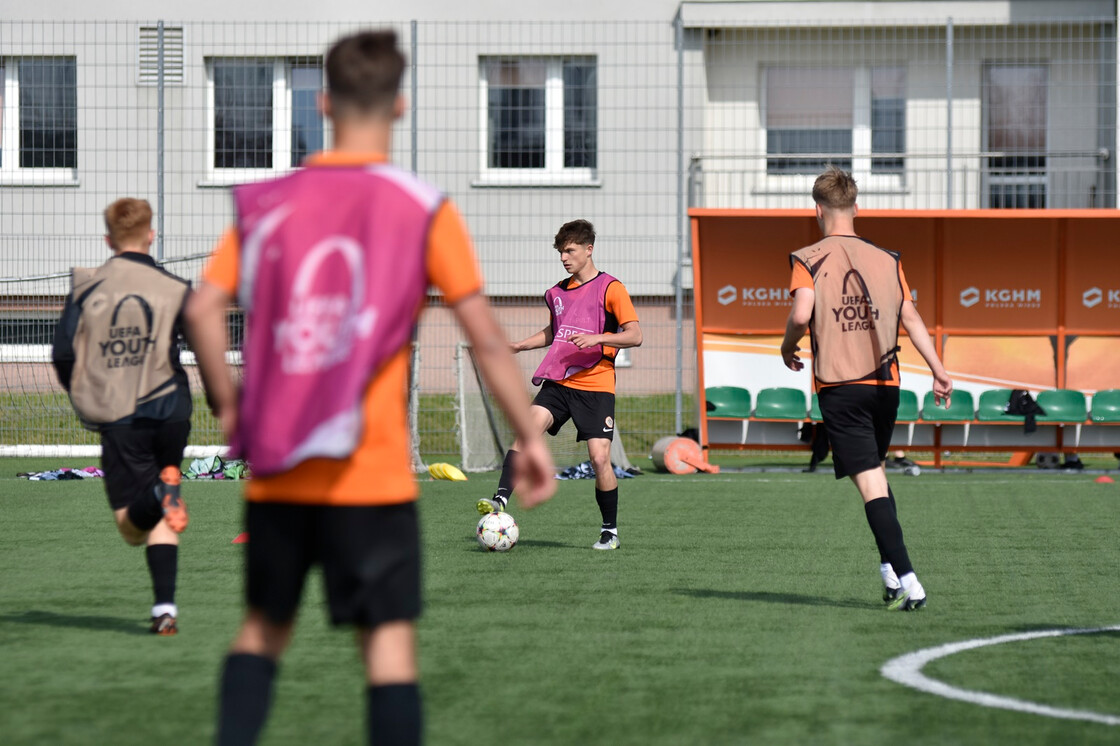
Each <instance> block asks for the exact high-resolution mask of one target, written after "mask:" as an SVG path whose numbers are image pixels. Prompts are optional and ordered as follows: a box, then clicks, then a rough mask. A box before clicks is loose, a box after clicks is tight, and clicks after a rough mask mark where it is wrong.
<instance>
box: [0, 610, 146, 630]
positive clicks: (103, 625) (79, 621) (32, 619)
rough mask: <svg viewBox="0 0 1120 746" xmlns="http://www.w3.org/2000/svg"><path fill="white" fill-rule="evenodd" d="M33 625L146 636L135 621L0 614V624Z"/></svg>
mask: <svg viewBox="0 0 1120 746" xmlns="http://www.w3.org/2000/svg"><path fill="white" fill-rule="evenodd" d="M7 623H12V624H34V625H39V626H43V627H73V628H78V629H96V630H106V631H109V632H121V633H124V634H126V635H147V634H148V629H147V627H146V626H144V625H142V624H138V623H137V622H136V620H135V619H121V618H119V617H111V616H94V615H91V614H57V613H55V612H53V611H24V612H20V613H18V614H0V624H7Z"/></svg>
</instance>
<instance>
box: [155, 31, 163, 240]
mask: <svg viewBox="0 0 1120 746" xmlns="http://www.w3.org/2000/svg"><path fill="white" fill-rule="evenodd" d="M156 49H157V55H156V215H158V216H159V217H158V219H157V221H156V225H157V226H158V230H157V232H156V261H157V262H159V261H163V75H164V70H163V21H160V22H159V23H157V24H156Z"/></svg>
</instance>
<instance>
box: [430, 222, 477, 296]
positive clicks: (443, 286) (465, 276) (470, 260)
mask: <svg viewBox="0 0 1120 746" xmlns="http://www.w3.org/2000/svg"><path fill="white" fill-rule="evenodd" d="M427 262H428V267H427V269H428V282H429V283H431V284H432V285H434V286H435V287H437V288H439V291H440V292H441V293H443V297H444V299H445V300H446V301H447V303H448V304H451V305H454V304H455V303H458V302H459V301H461V300H463V299H464V298H468V297H470V296H472V295H474V294H475V293H479V292H481V291H482V272H481V271H480V270H479V268H478V259H477V258H476V257H475V254H474V245H473V244H472V243H471V237H470V234H469V233H468V232H467V226H466V224H465V223H464V222H463V218H462V216H461V215H460V214H459V210H458V209H456V207H455V205H453V204H452V203H451V202H450V201H447V202H444V203H443V204H442V205H441V206H440V208H439V210H438V211H436V215H435V217H434V218H432V227H431V230H430V231H429V232H428V259H427Z"/></svg>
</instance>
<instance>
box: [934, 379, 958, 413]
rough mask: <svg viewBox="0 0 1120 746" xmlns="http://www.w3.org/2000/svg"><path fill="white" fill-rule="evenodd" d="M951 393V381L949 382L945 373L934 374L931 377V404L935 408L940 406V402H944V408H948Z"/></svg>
mask: <svg viewBox="0 0 1120 746" xmlns="http://www.w3.org/2000/svg"><path fill="white" fill-rule="evenodd" d="M952 393H953V381H952V380H950V378H949V375H948V374H947V373H946V372H945V371H941V373H939V374H938V373H935V374H934V375H933V403H934V404H935V405H936V406H941V400H942V399H944V400H945V408H946V409H948V408H949V401H950V395H951V394H952Z"/></svg>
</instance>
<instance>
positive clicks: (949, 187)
mask: <svg viewBox="0 0 1120 746" xmlns="http://www.w3.org/2000/svg"><path fill="white" fill-rule="evenodd" d="M945 209H947V210H952V209H953V19H952V17H949V18H947V19H945Z"/></svg>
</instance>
